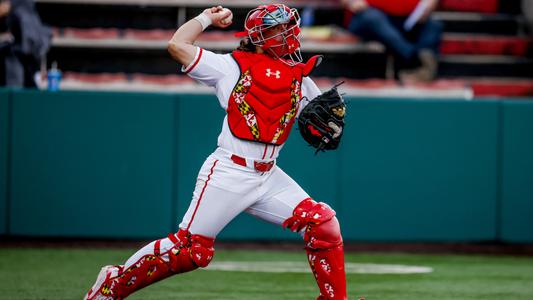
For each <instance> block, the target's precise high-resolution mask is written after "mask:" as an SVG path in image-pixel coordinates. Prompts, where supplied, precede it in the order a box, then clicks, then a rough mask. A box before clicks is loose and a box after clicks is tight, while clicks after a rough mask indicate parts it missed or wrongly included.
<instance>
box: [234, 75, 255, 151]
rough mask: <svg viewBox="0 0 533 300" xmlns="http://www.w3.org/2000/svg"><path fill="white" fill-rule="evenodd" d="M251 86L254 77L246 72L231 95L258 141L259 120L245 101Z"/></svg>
mask: <svg viewBox="0 0 533 300" xmlns="http://www.w3.org/2000/svg"><path fill="white" fill-rule="evenodd" d="M251 86H252V76H251V75H250V70H246V71H245V72H244V73H243V74H242V75H241V78H240V79H239V81H238V82H237V85H236V86H235V88H234V89H233V92H232V93H231V95H232V97H233V99H235V103H236V104H237V108H238V109H239V112H240V113H241V114H242V116H243V117H244V119H245V120H246V125H247V126H248V128H249V129H250V132H251V133H252V136H253V137H254V139H255V140H256V141H257V140H259V138H260V135H259V126H258V125H257V118H256V116H255V112H254V110H253V108H252V107H251V106H250V104H248V103H247V102H246V101H245V100H244V97H245V96H246V94H247V93H248V91H249V90H250V87H251Z"/></svg>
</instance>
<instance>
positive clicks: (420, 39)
mask: <svg viewBox="0 0 533 300" xmlns="http://www.w3.org/2000/svg"><path fill="white" fill-rule="evenodd" d="M342 2H343V4H344V6H345V8H346V9H347V10H349V11H350V12H351V13H353V15H352V16H351V18H350V20H349V23H348V29H349V30H350V31H351V32H352V33H353V34H355V35H357V36H359V37H361V38H362V39H364V40H375V41H379V42H381V43H383V44H384V45H385V47H386V48H387V52H389V53H390V54H392V55H393V57H394V63H395V69H396V71H397V74H396V75H397V76H398V77H399V78H400V80H402V81H430V80H433V79H434V78H435V76H436V73H437V55H438V51H439V45H440V41H441V36H442V31H443V25H442V24H441V23H440V22H438V21H435V20H434V19H432V18H431V13H432V12H433V11H434V10H435V9H436V7H437V4H438V0H402V1H391V0H342Z"/></svg>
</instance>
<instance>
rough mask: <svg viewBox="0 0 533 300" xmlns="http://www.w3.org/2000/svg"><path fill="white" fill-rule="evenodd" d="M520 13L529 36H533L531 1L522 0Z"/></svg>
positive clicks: (532, 0)
mask: <svg viewBox="0 0 533 300" xmlns="http://www.w3.org/2000/svg"><path fill="white" fill-rule="evenodd" d="M522 13H523V14H524V18H525V19H526V22H527V24H528V27H529V34H530V35H533V0H522Z"/></svg>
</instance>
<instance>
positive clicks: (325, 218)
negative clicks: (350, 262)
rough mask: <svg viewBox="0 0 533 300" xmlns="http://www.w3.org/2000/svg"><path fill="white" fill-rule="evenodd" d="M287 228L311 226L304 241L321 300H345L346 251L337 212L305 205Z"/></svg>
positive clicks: (311, 203) (312, 203) (308, 202)
mask: <svg viewBox="0 0 533 300" xmlns="http://www.w3.org/2000/svg"><path fill="white" fill-rule="evenodd" d="M283 226H285V227H289V228H291V229H292V230H293V231H299V230H300V229H302V228H303V227H305V226H307V228H306V231H305V234H304V240H305V242H306V252H307V258H308V260H309V265H310V266H311V270H312V271H313V274H314V275H315V279H316V282H317V284H318V287H319V289H320V296H319V297H318V298H317V300H327V299H332V300H338V299H341V300H345V299H348V298H347V295H346V274H345V271H344V249H343V243H342V236H341V231H340V225H339V221H338V220H337V218H336V217H335V211H334V210H333V209H331V208H330V207H329V206H328V205H327V204H325V203H317V202H315V201H313V200H311V199H306V200H304V201H302V202H301V203H300V204H299V205H298V206H297V207H296V208H295V209H294V213H293V216H292V217H290V218H289V219H287V220H286V221H285V222H284V223H283Z"/></svg>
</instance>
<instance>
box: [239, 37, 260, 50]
mask: <svg viewBox="0 0 533 300" xmlns="http://www.w3.org/2000/svg"><path fill="white" fill-rule="evenodd" d="M237 50H239V51H244V52H256V51H257V49H256V47H255V45H254V44H252V42H250V39H249V38H244V39H242V40H241V42H240V44H239V47H237Z"/></svg>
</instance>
